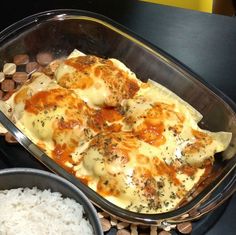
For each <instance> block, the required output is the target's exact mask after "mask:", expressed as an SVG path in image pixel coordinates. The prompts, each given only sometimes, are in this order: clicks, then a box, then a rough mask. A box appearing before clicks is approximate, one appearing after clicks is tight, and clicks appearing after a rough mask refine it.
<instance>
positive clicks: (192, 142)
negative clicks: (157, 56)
mask: <svg viewBox="0 0 236 235" xmlns="http://www.w3.org/2000/svg"><path fill="white" fill-rule="evenodd" d="M52 63H53V64H52V65H53V66H52V67H53V69H51V70H50V71H49V70H48V68H47V69H46V70H44V71H42V72H40V73H39V72H37V73H34V74H33V75H32V78H31V79H30V80H29V81H28V82H27V83H25V84H24V85H23V86H22V87H21V88H20V89H19V90H17V91H16V92H14V93H13V95H12V96H11V97H10V98H9V99H8V100H6V101H4V102H3V101H1V103H0V106H1V110H3V111H4V112H5V113H6V114H7V115H8V117H9V118H10V119H11V120H13V122H14V123H15V124H16V126H17V127H18V128H20V129H21V130H22V132H24V133H25V134H26V135H27V136H28V137H29V138H30V139H31V140H32V141H33V142H34V143H35V144H37V145H38V146H39V147H40V148H42V149H43V150H45V152H46V153H47V154H48V156H49V157H51V158H52V159H54V160H55V161H56V162H57V163H58V164H60V165H61V166H62V167H64V168H65V169H66V170H67V171H69V172H70V173H72V174H74V175H75V176H76V177H77V178H78V179H79V180H81V181H82V182H83V183H84V184H86V185H87V186H88V187H90V188H92V189H93V190H94V191H96V192H97V193H98V194H100V195H102V196H103V197H104V198H106V199H107V200H109V201H110V202H112V203H114V204H115V205H117V206H120V207H122V208H125V209H127V210H130V211H135V212H141V213H162V212H167V211H171V210H174V209H175V208H178V207H179V206H180V205H181V203H183V201H185V200H186V199H187V198H188V196H189V195H190V193H191V192H192V191H193V190H195V189H196V187H197V186H198V185H199V184H200V183H201V182H202V181H203V180H205V179H206V178H207V176H208V175H209V173H210V172H211V170H212V166H213V164H214V160H215V159H214V155H215V153H217V152H222V151H224V150H225V149H226V148H227V147H228V145H229V143H230V140H231V133H228V132H210V131H207V130H202V129H201V128H200V127H199V126H198V122H199V121H200V120H201V118H202V115H201V114H200V113H199V112H198V111H196V110H195V109H194V108H193V107H192V106H190V105H189V104H188V103H187V102H185V101H183V100H182V99H181V98H180V97H178V96H177V95H175V94H174V93H173V92H171V91H170V90H168V89H167V88H165V87H163V86H162V85H160V84H158V83H155V82H153V81H151V80H150V81H148V82H146V83H144V82H142V81H141V80H139V79H138V78H137V77H136V75H135V74H134V73H133V72H132V71H131V70H130V69H129V68H127V67H126V66H125V65H124V64H123V63H122V62H120V61H118V60H116V59H113V58H108V59H104V58H99V57H97V56H94V55H84V54H83V53H81V52H79V51H77V50H74V51H73V52H72V53H71V55H69V56H68V57H67V58H65V59H62V60H59V61H56V62H55V61H54V62H52ZM1 131H2V132H4V128H2V130H1Z"/></svg>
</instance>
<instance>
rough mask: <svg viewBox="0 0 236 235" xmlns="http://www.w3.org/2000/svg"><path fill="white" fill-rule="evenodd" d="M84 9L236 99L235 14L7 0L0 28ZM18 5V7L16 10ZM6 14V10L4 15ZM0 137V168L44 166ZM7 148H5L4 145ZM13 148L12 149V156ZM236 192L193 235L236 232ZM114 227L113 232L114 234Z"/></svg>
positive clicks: (133, 2) (126, 2) (105, 1)
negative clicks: (60, 11)
mask: <svg viewBox="0 0 236 235" xmlns="http://www.w3.org/2000/svg"><path fill="white" fill-rule="evenodd" d="M62 8H64V9H65V8H67V9H68V8H70V9H81V10H89V11H93V12H96V13H100V14H103V15H105V16H107V17H109V18H111V19H113V20H115V21H117V22H118V23H121V24H123V25H124V26H126V27H127V28H129V29H131V30H132V31H134V32H135V33H136V34H138V35H139V36H141V37H143V38H144V39H146V40H148V41H149V42H151V43H153V44H154V45H156V46H158V47H160V48H161V49H163V50H164V51H166V52H167V53H169V54H170V55H172V56H174V57H175V58H177V59H178V60H179V61H181V62H182V63H184V64H185V65H186V66H188V67H189V68H190V69H192V70H193V71H194V72H195V73H197V74H198V75H200V76H201V77H202V78H203V79H204V80H205V81H206V82H208V83H210V84H211V85H213V86H215V87H217V88H218V89H220V90H221V91H222V92H224V93H225V94H226V95H227V96H229V97H230V98H231V99H232V100H233V101H234V102H236V92H235V88H236V76H235V74H236V27H235V25H236V17H228V16H221V15H214V14H207V13H201V12H197V11H191V10H184V9H179V8H173V7H167V6H161V5H158V4H150V3H144V2H140V1H138V0H120V1H118V0H113V1H110V0H84V1H79V0H66V1H63V0H50V1H44V0H40V1H33V2H31V3H30V2H29V1H25V0H22V1H15V2H14V3H13V2H12V1H5V2H4V4H2V5H1V12H6V13H7V17H5V16H3V14H1V15H0V30H2V29H4V28H5V27H7V26H9V25H10V24H12V23H14V22H15V21H17V20H20V19H22V18H24V17H26V16H29V15H31V14H34V13H37V12H40V11H45V10H51V9H62ZM15 9H17V10H15ZM4 15H5V14H4ZM2 141H4V140H3V138H0V168H1V169H2V168H7V167H33V168H40V169H45V168H44V166H42V165H41V164H40V163H39V162H37V160H35V159H34V158H32V157H31V156H29V154H28V153H27V152H26V151H25V155H24V156H22V155H20V154H19V152H18V148H19V147H20V146H16V145H5V144H3V142H2ZM3 146H4V147H3ZM9 152H10V153H11V154H10V155H9ZM235 218H236V196H234V197H232V198H231V199H230V200H228V201H227V202H226V203H225V204H223V205H222V206H221V207H219V208H218V209H217V210H216V211H214V212H213V213H211V214H209V215H207V216H206V217H204V218H202V219H201V220H199V221H198V222H195V223H194V230H193V234H194V235H200V234H205V235H218V234H219V235H221V234H225V235H233V234H235V233H236V223H235ZM112 233H114V231H111V234H112Z"/></svg>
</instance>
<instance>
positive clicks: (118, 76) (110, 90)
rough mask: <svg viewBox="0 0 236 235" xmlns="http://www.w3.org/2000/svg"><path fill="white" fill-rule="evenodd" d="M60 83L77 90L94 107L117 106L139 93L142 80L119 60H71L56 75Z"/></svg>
mask: <svg viewBox="0 0 236 235" xmlns="http://www.w3.org/2000/svg"><path fill="white" fill-rule="evenodd" d="M56 79H57V81H58V84H59V85H61V86H62V87H65V88H68V89H73V90H75V92H76V93H78V94H79V96H80V97H81V98H82V99H83V100H84V101H85V102H86V103H88V104H89V105H90V106H92V107H96V106H99V107H100V106H117V105H118V104H119V103H120V102H121V101H122V100H123V99H125V98H132V97H133V96H134V94H135V93H136V92H137V91H138V89H139V86H138V80H137V79H136V77H135V76H134V74H132V73H131V72H130V71H129V70H128V69H126V67H125V66H123V67H122V66H121V65H120V64H119V63H118V62H117V61H116V60H114V59H113V60H112V59H109V60H105V59H101V58H98V57H96V56H79V57H72V58H71V57H70V58H68V59H67V60H65V61H64V63H63V64H62V65H60V66H59V68H58V70H57V72H56Z"/></svg>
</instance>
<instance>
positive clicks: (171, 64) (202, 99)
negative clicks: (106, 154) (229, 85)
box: [0, 9, 236, 227]
mask: <svg viewBox="0 0 236 235" xmlns="http://www.w3.org/2000/svg"><path fill="white" fill-rule="evenodd" d="M75 48H77V49H79V50H80V51H82V52H84V53H86V54H93V55H97V56H100V57H113V58H116V59H119V60H120V61H122V62H123V63H125V64H126V65H127V67H129V68H130V69H131V70H132V71H133V72H134V73H136V75H137V77H138V78H140V79H141V80H143V81H147V79H149V78H151V79H152V80H155V81H157V82H158V83H160V84H162V85H164V86H166V87H167V88H168V89H170V90H172V91H173V92H175V93H176V94H177V95H178V96H180V97H181V98H182V99H184V100H185V101H187V102H188V103H190V104H191V105H192V106H193V107H194V108H195V109H197V110H198V111H199V112H200V113H201V114H202V115H203V119H202V120H201V122H200V123H199V125H200V126H201V127H203V128H205V129H209V130H211V131H229V132H232V133H233V138H232V142H231V144H230V146H229V148H228V149H227V150H226V151H225V152H224V153H223V154H218V156H217V158H216V162H215V165H214V169H213V173H212V175H211V177H210V179H211V180H210V181H209V182H205V184H204V185H201V187H199V189H198V190H197V193H195V194H196V195H195V194H194V195H192V196H191V197H189V201H188V202H186V203H185V204H184V205H183V206H181V207H180V208H178V209H176V210H174V211H170V212H167V213H161V214H141V213H135V212H130V211H128V210H125V209H122V208H120V207H117V206H115V205H114V204H112V203H110V202H109V201H107V200H106V199H104V198H103V197H101V196H100V195H98V194H97V193H96V192H94V191H93V190H91V189H90V188H88V187H87V186H85V185H84V184H83V183H81V182H80V181H79V180H77V179H76V178H75V177H74V176H73V175H71V174H69V173H68V172H66V171H65V170H64V169H63V168H61V167H60V166H59V165H57V164H56V163H55V162H54V161H53V160H51V159H50V158H49V157H47V156H46V155H45V154H44V153H43V152H42V151H41V150H40V149H39V148H37V146H35V145H34V144H33V143H32V142H31V141H30V140H29V139H28V138H27V137H25V136H24V135H23V134H22V133H21V132H20V131H19V130H18V129H17V128H15V126H14V125H13V124H12V123H11V122H9V121H8V120H6V117H4V115H3V114H2V113H1V112H0V114H1V115H0V117H1V118H0V120H1V122H2V123H3V124H4V125H5V127H6V128H7V129H8V131H9V132H11V133H12V134H13V135H14V136H15V137H16V139H17V140H18V142H19V143H20V144H21V145H22V146H23V147H25V148H26V149H27V150H28V151H29V152H30V153H31V154H32V155H33V156H34V157H35V158H36V159H38V160H39V161H40V162H41V163H43V164H44V165H45V166H46V167H47V168H48V169H49V170H51V171H53V172H54V173H56V174H58V175H61V176H63V177H65V178H66V179H68V180H69V181H71V182H72V183H73V184H75V185H76V186H78V187H79V188H80V189H81V190H82V191H83V192H84V193H85V194H86V195H87V196H88V198H89V199H90V200H91V201H92V202H93V203H94V204H95V205H96V206H98V207H99V208H101V209H102V210H104V211H106V212H108V213H109V214H111V215H112V216H115V217H117V218H119V219H121V220H123V221H127V222H130V223H135V224H144V225H158V226H160V227H166V226H169V225H171V224H176V223H180V222H184V221H191V220H195V219H198V218H200V217H201V216H203V215H204V214H206V213H208V212H210V211H212V210H214V209H215V208H216V207H218V206H219V205H221V204H222V203H223V202H224V201H225V200H226V199H227V198H229V197H230V196H231V195H232V194H233V193H234V191H235V181H236V180H235V178H236V177H235V166H236V154H235V152H236V146H235V142H236V115H235V110H236V106H235V104H234V103H233V102H232V101H231V100H230V99H229V98H227V96H225V95H224V94H223V93H221V92H220V91H218V90H217V89H215V88H214V87H212V86H210V85H209V84H207V83H206V82H204V80H203V79H201V78H199V76H197V75H196V74H194V73H193V72H192V71H191V70H189V69H188V68H187V67H185V66H184V65H183V64H181V63H180V62H178V61H177V60H176V59H175V58H173V57H171V56H170V55H169V54H167V53H165V52H164V51H162V50H161V49H160V48H157V47H155V46H153V45H151V44H150V43H148V42H146V41H145V40H144V39H142V38H140V37H138V36H137V35H135V34H134V33H133V32H130V31H129V30H127V29H126V28H124V27H123V26H121V25H119V24H117V23H116V22H114V21H112V20H110V19H108V18H106V17H104V16H101V15H98V14H95V13H92V12H86V11H79V10H70V9H65V10H63V9H62V10H52V11H47V12H42V13H38V14H35V15H32V16H29V17H27V18H25V19H23V20H21V21H18V22H17V23H15V24H13V25H11V26H10V27H8V28H6V29H5V30H3V31H2V32H1V33H0V66H1V67H2V66H3V64H4V63H6V62H10V61H12V60H13V57H14V56H15V55H17V54H28V55H29V57H30V58H35V57H36V55H37V54H38V53H40V52H47V53H48V52H50V53H51V54H52V55H53V58H54V59H57V58H62V57H65V56H68V55H69V53H70V52H71V51H72V50H73V49H75ZM6 144H7V143H6ZM22 150H23V148H22ZM19 151H21V150H20V149H19ZM8 154H9V155H14V153H13V152H10V153H8ZM22 154H23V151H22ZM226 158H227V160H226Z"/></svg>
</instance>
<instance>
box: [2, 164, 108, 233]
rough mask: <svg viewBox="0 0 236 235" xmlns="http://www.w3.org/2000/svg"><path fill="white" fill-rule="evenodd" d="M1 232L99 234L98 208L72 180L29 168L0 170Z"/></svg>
mask: <svg viewBox="0 0 236 235" xmlns="http://www.w3.org/2000/svg"><path fill="white" fill-rule="evenodd" d="M0 234H7V235H15V234H17V235H21V234H22V235H23V234H24V235H28V234H30V235H32V234H34V235H39V234H40V235H48V234H50V235H54V234H55V235H75V234H77V235H78V234H82V235H102V234H103V231H102V227H101V224H100V220H99V218H98V215H97V211H96V209H95V208H94V206H93V205H92V203H91V202H90V201H89V199H87V197H86V196H85V195H84V194H83V193H82V192H81V191H80V190H79V189H78V188H77V187H75V186H74V185H73V184H72V183H70V182H69V181H67V180H65V179H64V178H62V177H60V176H58V175H56V174H53V173H51V172H47V171H43V170H38V169H31V168H10V169H4V170H0Z"/></svg>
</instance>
